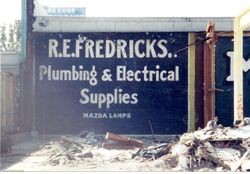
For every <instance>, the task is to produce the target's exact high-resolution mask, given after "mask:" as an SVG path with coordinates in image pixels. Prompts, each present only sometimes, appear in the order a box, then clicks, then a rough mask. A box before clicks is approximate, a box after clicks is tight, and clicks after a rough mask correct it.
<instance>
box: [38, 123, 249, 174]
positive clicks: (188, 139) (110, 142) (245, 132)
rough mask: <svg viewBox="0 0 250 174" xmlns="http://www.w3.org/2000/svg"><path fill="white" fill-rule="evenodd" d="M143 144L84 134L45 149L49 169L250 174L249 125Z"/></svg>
mask: <svg viewBox="0 0 250 174" xmlns="http://www.w3.org/2000/svg"><path fill="white" fill-rule="evenodd" d="M144 138H145V137H144ZM140 140H141V139H140ZM140 140H139V137H138V139H134V138H129V137H127V136H123V135H117V134H114V133H111V132H108V133H107V134H106V136H105V139H104V138H102V139H101V138H98V137H97V136H94V133H93V132H85V133H84V135H83V134H82V136H80V137H79V136H78V137H75V136H74V137H73V138H72V137H65V136H64V137H61V138H60V139H57V140H55V141H52V142H51V143H50V144H48V145H45V146H44V147H43V149H44V151H45V153H46V154H51V155H48V160H47V161H46V163H47V164H50V165H69V166H77V165H80V164H83V162H87V163H88V164H89V163H91V164H96V165H97V164H98V163H99V162H100V161H102V160H104V161H109V162H110V163H119V164H120V163H124V162H131V161H134V162H139V163H140V164H142V165H143V164H145V166H151V165H152V166H153V165H154V164H157V165H161V166H162V165H164V166H165V168H166V170H174V171H201V170H203V171H249V170H250V165H249V164H250V125H242V126H237V127H233V128H231V127H223V126H216V127H213V128H212V129H208V128H204V129H199V130H197V131H195V132H191V133H185V134H183V135H181V136H180V137H179V138H178V139H175V141H168V142H165V143H154V142H152V141H151V143H149V141H146V139H143V140H144V141H143V142H142V141H140ZM101 147H102V148H101ZM110 150H112V151H110ZM120 150H123V151H120ZM125 156H126V157H125ZM131 156H132V157H131ZM157 161H158V162H159V163H158V162H157Z"/></svg>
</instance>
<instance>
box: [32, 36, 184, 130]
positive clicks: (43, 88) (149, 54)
mask: <svg viewBox="0 0 250 174" xmlns="http://www.w3.org/2000/svg"><path fill="white" fill-rule="evenodd" d="M187 44H188V34H187V33H179V32H175V33H170V32H138V33H36V38H35V71H36V76H35V79H36V85H35V86H36V87H35V90H36V92H35V93H36V96H35V105H36V107H35V113H36V125H37V129H38V132H40V133H46V134H63V133H68V134H72V133H79V132H80V131H82V130H86V129H87V130H92V131H94V132H95V133H106V132H107V131H111V132H116V133H125V134H150V133H151V131H150V126H149V120H150V121H151V123H152V126H153V129H154V132H155V133H156V134H176V133H183V132H185V131H186V130H187V106H188V103H187V79H188V77H187V74H188V73H187V67H188V56H187V50H184V51H181V52H178V53H175V52H176V51H177V50H179V49H181V48H183V47H185V46H186V45H187Z"/></svg>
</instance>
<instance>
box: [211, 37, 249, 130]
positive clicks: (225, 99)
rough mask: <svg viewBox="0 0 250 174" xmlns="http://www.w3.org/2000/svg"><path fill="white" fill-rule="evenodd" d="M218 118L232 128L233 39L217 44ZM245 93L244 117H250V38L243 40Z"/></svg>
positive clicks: (222, 39) (219, 40) (223, 39)
mask: <svg viewBox="0 0 250 174" xmlns="http://www.w3.org/2000/svg"><path fill="white" fill-rule="evenodd" d="M215 53H216V56H215V57H216V62H215V64H216V88H219V89H223V92H222V91H217V92H216V108H215V109H216V116H218V117H219V122H220V123H222V124H223V125H225V126H230V125H232V124H233V121H234V110H233V89H234V85H233V74H234V72H233V60H234V54H233V37H232V36H231V37H219V39H218V42H217V43H216V51H215ZM240 60H241V61H242V62H243V67H244V68H243V93H244V100H243V102H244V106H245V107H244V116H246V117H249V116H250V90H249V88H250V69H249V68H250V64H249V62H250V37H244V38H243V57H242V58H241V59H240Z"/></svg>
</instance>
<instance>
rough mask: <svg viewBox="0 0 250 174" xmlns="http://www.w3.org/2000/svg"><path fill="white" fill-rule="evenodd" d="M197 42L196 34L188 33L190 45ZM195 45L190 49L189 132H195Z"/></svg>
mask: <svg viewBox="0 0 250 174" xmlns="http://www.w3.org/2000/svg"><path fill="white" fill-rule="evenodd" d="M194 42H195V33H188V44H192V43H194ZM195 68H196V67H195V45H192V46H190V47H189V48H188V131H189V132H191V131H194V130H195Z"/></svg>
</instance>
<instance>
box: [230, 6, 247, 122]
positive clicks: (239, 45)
mask: <svg viewBox="0 0 250 174" xmlns="http://www.w3.org/2000/svg"><path fill="white" fill-rule="evenodd" d="M249 26H250V8H248V9H247V10H245V11H244V12H242V13H241V14H240V15H239V16H237V17H236V18H235V19H234V61H233V68H234V121H235V122H236V121H237V120H240V121H243V118H244V103H243V99H244V97H243V96H244V94H243V72H242V71H243V62H242V61H241V58H242V57H243V31H244V30H245V29H247V28H248V27H249Z"/></svg>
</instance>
